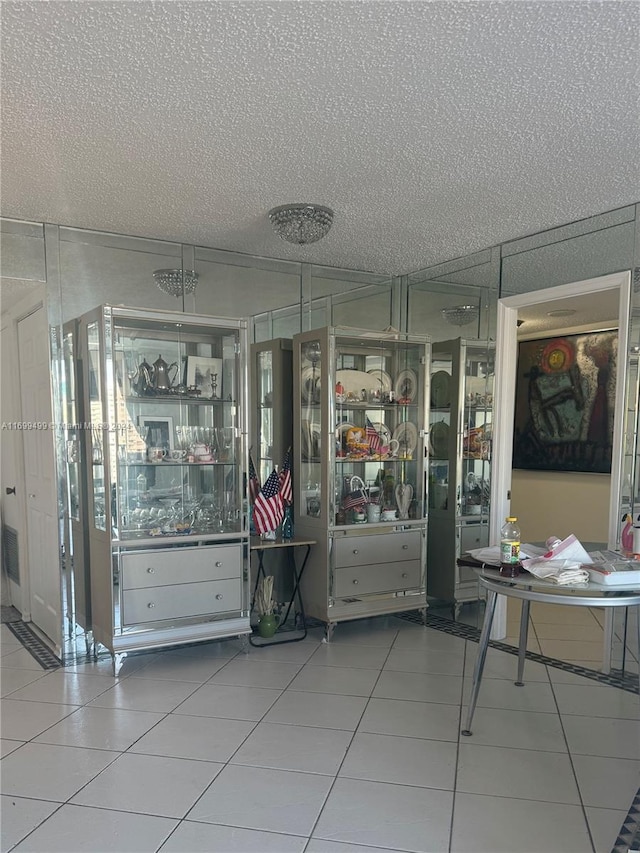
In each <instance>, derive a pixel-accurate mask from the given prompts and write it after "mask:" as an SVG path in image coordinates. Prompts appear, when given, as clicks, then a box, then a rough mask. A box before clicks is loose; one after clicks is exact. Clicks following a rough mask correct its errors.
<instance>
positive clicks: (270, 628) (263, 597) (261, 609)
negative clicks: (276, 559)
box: [254, 575, 278, 637]
mask: <svg viewBox="0 0 640 853" xmlns="http://www.w3.org/2000/svg"><path fill="white" fill-rule="evenodd" d="M272 594H273V575H265V576H264V577H262V578H260V580H259V582H258V588H257V589H256V597H255V601H254V607H255V610H256V612H257V613H258V633H259V634H260V636H261V637H273V635H274V634H275V632H276V631H277V630H278V617H277V616H276V615H275V613H274V612H273V606H274V601H273V598H272Z"/></svg>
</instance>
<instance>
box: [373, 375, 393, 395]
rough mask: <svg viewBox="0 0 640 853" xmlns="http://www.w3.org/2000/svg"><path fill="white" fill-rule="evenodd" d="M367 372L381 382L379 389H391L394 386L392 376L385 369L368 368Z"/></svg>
mask: <svg viewBox="0 0 640 853" xmlns="http://www.w3.org/2000/svg"><path fill="white" fill-rule="evenodd" d="M367 373H368V374H369V375H370V376H373V378H374V379H377V380H378V382H379V383H380V388H379V389H378V390H379V391H387V392H388V391H391V389H392V388H393V382H392V381H391V377H390V376H389V374H388V373H387V372H386V371H385V370H367Z"/></svg>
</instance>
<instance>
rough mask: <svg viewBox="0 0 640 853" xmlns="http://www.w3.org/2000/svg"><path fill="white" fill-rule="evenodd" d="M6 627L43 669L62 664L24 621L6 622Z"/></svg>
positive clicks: (54, 667)
mask: <svg viewBox="0 0 640 853" xmlns="http://www.w3.org/2000/svg"><path fill="white" fill-rule="evenodd" d="M7 628H8V629H9V631H11V633H12V634H13V635H14V637H16V638H17V639H18V640H20V642H21V643H22V645H23V646H24V647H25V649H26V650H27V651H28V652H29V654H30V655H31V657H32V658H35V660H37V661H38V663H39V664H40V666H41V667H42V668H43V669H57V668H58V667H59V666H62V662H61V661H59V660H58V658H57V657H56V656H55V655H54V653H53V652H52V651H51V649H50V648H49V647H48V646H47V645H45V643H43V642H42V640H41V639H40V637H38V635H37V634H36V633H35V631H33V630H32V629H31V628H30V627H29V626H28V625H27V624H26V622H7Z"/></svg>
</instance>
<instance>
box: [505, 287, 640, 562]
mask: <svg viewBox="0 0 640 853" xmlns="http://www.w3.org/2000/svg"><path fill="white" fill-rule="evenodd" d="M603 291H611V292H612V295H614V294H615V293H616V292H617V294H618V366H617V378H616V397H615V414H614V429H613V451H612V458H611V481H610V488H609V524H608V531H609V541H608V547H609V548H614V547H615V545H616V541H617V536H618V528H619V502H620V489H621V485H622V449H623V427H624V406H625V394H626V381H627V352H628V348H629V323H630V318H631V271H630V270H625V271H623V272H617V273H612V274H610V275H603V276H599V277H598V278H590V279H586V280H584V281H575V282H571V283H570V284H563V285H559V286H557V287H550V288H547V289H544V290H536V291H529V292H527V293H522V294H518V295H517V296H506V297H504V298H501V299H499V300H498V322H497V336H496V338H497V340H496V373H495V390H494V403H495V409H494V413H495V414H494V433H493V434H494V444H493V450H492V457H493V459H494V463H493V471H492V478H491V508H492V511H491V521H490V530H489V535H490V542H491V543H492V544H493V545H497V544H498V542H499V541H500V527H501V526H502V519H503V518H505V517H506V516H507V515H510V506H511V500H510V495H511V470H512V458H513V419H514V412H515V391H516V368H517V360H518V323H517V321H518V309H519V308H527V307H530V306H535V305H540V304H542V303H546V302H554V301H556V300H559V299H567V298H570V297H579V296H583V295H585V294H587V293H599V292H603Z"/></svg>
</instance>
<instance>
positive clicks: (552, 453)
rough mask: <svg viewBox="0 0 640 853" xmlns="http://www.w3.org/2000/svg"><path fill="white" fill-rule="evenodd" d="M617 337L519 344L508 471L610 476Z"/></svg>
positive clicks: (609, 334) (614, 332)
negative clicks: (561, 472) (509, 467)
mask: <svg viewBox="0 0 640 853" xmlns="http://www.w3.org/2000/svg"><path fill="white" fill-rule="evenodd" d="M617 355H618V332H617V330H608V331H602V332H585V333H583V334H577V335H558V336H556V337H553V338H537V339H535V340H530V341H520V343H519V344H518V365H517V370H516V400H515V418H514V435H513V467H514V468H521V469H526V470H534V471H583V472H589V473H593V474H609V473H610V472H611V455H612V450H613V413H614V411H615V395H616V380H617V370H616V368H617Z"/></svg>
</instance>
